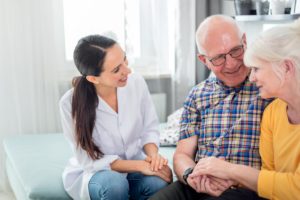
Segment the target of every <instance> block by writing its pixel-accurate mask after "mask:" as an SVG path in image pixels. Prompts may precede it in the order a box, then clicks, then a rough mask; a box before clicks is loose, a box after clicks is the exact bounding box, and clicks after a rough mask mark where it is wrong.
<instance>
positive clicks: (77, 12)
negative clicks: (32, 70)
mask: <svg viewBox="0 0 300 200" xmlns="http://www.w3.org/2000/svg"><path fill="white" fill-rule="evenodd" d="M174 19H175V17H174V8H173V7H172V0H164V1H161V0H154V1H149V0H109V1H107V0H64V33H65V53H66V60H67V62H68V63H72V62H73V61H72V54H73V50H74V47H75V45H76V43H77V41H78V40H79V39H80V38H81V37H83V36H86V35H90V34H104V35H106V36H109V37H112V38H113V39H116V40H117V41H118V43H119V44H120V45H121V46H122V47H123V49H124V50H125V51H126V54H127V57H128V59H129V63H130V66H131V67H132V68H133V69H134V70H136V71H139V72H141V73H142V74H144V75H146V76H147V75H149V76H150V75H153V74H156V75H157V74H160V75H161V74H170V72H171V70H172V67H173V66H174Z"/></svg>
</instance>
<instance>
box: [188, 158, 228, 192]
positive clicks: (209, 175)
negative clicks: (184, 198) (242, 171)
mask: <svg viewBox="0 0 300 200" xmlns="http://www.w3.org/2000/svg"><path fill="white" fill-rule="evenodd" d="M229 165H230V163H228V162H226V161H225V160H224V159H223V158H216V157H207V158H203V159H201V160H199V162H198V163H197V164H196V166H195V167H194V170H193V172H192V173H191V174H190V175H189V176H188V178H187V182H188V184H189V186H190V187H192V188H193V189H194V190H195V191H196V192H198V193H206V194H209V195H211V196H220V195H221V194H222V193H223V192H224V191H225V190H227V189H228V188H230V187H231V186H232V185H233V184H234V182H233V181H232V180H230V179H229V177H228V175H227V174H228V173H227V171H226V170H227V169H226V168H227V167H230V166H229Z"/></svg>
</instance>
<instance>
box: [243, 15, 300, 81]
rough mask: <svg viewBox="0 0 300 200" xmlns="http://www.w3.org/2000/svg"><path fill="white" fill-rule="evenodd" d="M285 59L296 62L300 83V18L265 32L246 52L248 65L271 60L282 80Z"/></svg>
mask: <svg viewBox="0 0 300 200" xmlns="http://www.w3.org/2000/svg"><path fill="white" fill-rule="evenodd" d="M285 59H289V60H291V61H292V62H293V63H294V64H295V67H296V76H297V81H298V82H299V83H300V19H298V20H296V21H295V22H293V23H290V24H287V25H283V26H277V27H273V28H271V29H268V30H267V31H265V32H263V33H262V34H261V35H260V36H259V37H258V38H257V39H256V40H255V41H254V42H253V43H252V45H251V46H250V47H249V48H247V50H246V52H245V54H244V63H245V65H246V66H249V67H251V66H258V64H259V62H260V61H265V62H269V63H271V65H272V69H273V70H274V72H275V74H276V75H277V76H278V77H279V78H280V80H283V73H284V72H283V71H282V70H283V69H282V68H280V67H279V65H280V63H281V62H283V61H284V60H285Z"/></svg>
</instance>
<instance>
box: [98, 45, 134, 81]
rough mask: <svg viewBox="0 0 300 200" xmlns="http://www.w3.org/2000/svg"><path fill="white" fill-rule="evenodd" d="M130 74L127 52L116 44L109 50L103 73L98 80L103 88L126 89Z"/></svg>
mask: <svg viewBox="0 0 300 200" xmlns="http://www.w3.org/2000/svg"><path fill="white" fill-rule="evenodd" d="M130 73H131V70H130V69H129V67H128V61H127V58H126V55H125V52H124V51H123V50H122V48H121V47H120V46H119V45H118V44H115V45H113V46H112V47H111V48H109V49H107V52H106V56H105V60H104V63H103V72H102V73H101V74H100V76H99V77H97V80H98V82H99V84H100V85H102V86H106V87H124V86H125V85H126V83H127V78H128V74H130Z"/></svg>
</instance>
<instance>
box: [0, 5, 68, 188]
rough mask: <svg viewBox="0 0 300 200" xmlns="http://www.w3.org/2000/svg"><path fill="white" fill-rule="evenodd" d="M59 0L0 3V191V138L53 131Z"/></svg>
mask: <svg viewBox="0 0 300 200" xmlns="http://www.w3.org/2000/svg"><path fill="white" fill-rule="evenodd" d="M59 4H60V1H59V0H47V1H40V0H22V1H17V0H1V4H0V27H1V31H0V44H1V45H0V69H1V73H0V95H1V98H0V144H1V145H0V180H1V181H0V191H3V190H6V189H7V188H8V185H7V178H6V175H5V157H4V152H3V139H4V138H6V137H10V136H13V135H19V134H41V133H53V132H58V131H59V129H60V121H59V117H58V101H59V87H58V70H59V68H61V67H63V66H62V65H63V60H62V56H64V52H63V50H62V48H61V45H60V43H59V42H60V39H58V38H57V37H58V34H60V33H58V32H57V31H58V30H60V29H59V27H58V26H60V25H61V24H57V23H54V22H56V21H55V20H54V19H56V18H57V17H60V16H61V14H60V13H61V12H60V11H61V10H60V9H59V8H60V6H58V5H59Z"/></svg>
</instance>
